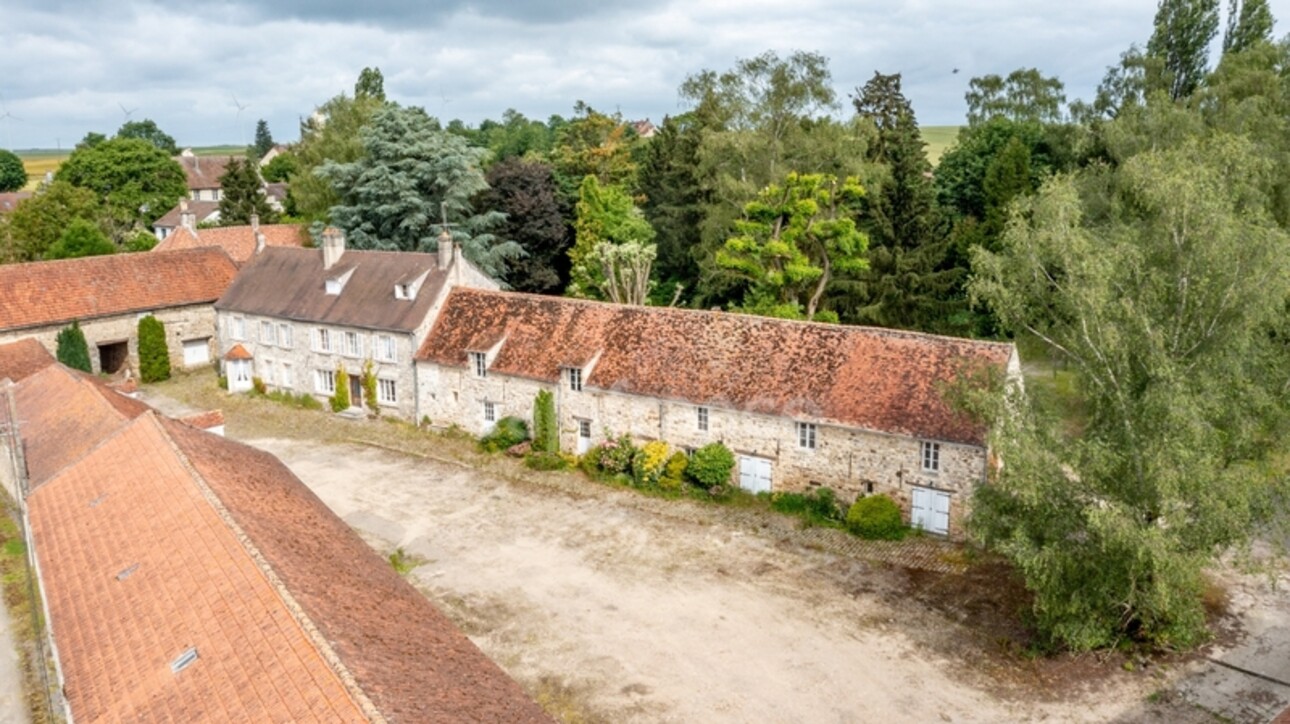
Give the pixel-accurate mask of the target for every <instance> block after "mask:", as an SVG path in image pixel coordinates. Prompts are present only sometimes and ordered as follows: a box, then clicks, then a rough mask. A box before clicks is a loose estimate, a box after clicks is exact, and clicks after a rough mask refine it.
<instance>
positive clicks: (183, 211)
mask: <svg viewBox="0 0 1290 724" xmlns="http://www.w3.org/2000/svg"><path fill="white" fill-rule="evenodd" d="M179 225H180V226H182V227H184V228H185V229H188V231H189V233H191V234H193V235H196V234H197V214H195V213H193V212H191V211H189V210H188V199H180V200H179Z"/></svg>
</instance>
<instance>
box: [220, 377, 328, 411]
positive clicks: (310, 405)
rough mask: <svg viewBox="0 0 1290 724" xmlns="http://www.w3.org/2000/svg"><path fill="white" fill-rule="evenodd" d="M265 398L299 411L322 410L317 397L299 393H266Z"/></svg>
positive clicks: (283, 391) (275, 391)
mask: <svg viewBox="0 0 1290 724" xmlns="http://www.w3.org/2000/svg"><path fill="white" fill-rule="evenodd" d="M220 379H221V380H223V379H224V378H223V377H221V378H220ZM252 383H254V380H252ZM227 387H228V386H227V383H225V385H224V388H225V389H227ZM265 397H267V398H268V399H270V400H273V401H274V402H281V403H282V404H284V405H290V406H292V407H296V408H299V409H301V410H321V409H323V404H322V403H321V402H319V401H318V398H317V397H314V396H313V395H310V394H308V393H305V392H301V393H300V394H298V395H297V394H294V393H292V392H291V391H290V390H273V391H271V392H269V393H267V394H266V395H265Z"/></svg>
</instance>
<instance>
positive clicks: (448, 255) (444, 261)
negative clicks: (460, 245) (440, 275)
mask: <svg viewBox="0 0 1290 724" xmlns="http://www.w3.org/2000/svg"><path fill="white" fill-rule="evenodd" d="M453 246H454V244H453V243H452V234H450V233H448V230H447V229H444V230H443V231H442V232H440V233H439V268H440V269H447V268H448V267H450V266H452V249H453Z"/></svg>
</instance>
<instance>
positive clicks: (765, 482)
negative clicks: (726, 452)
mask: <svg viewBox="0 0 1290 724" xmlns="http://www.w3.org/2000/svg"><path fill="white" fill-rule="evenodd" d="M770 465H771V463H770V461H769V460H767V459H766V458H755V457H752V456H751V455H740V456H739V487H741V488H743V489H744V490H747V491H748V492H750V493H769V492H770Z"/></svg>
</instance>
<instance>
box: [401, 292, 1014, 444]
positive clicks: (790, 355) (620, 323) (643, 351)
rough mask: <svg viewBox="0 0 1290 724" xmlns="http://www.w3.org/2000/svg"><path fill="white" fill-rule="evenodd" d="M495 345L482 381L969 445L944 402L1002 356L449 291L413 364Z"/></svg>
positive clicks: (823, 329) (1002, 349)
mask: <svg viewBox="0 0 1290 724" xmlns="http://www.w3.org/2000/svg"><path fill="white" fill-rule="evenodd" d="M498 340H504V341H503V342H502V345H501V347H500V349H499V350H498V352H497V356H496V358H495V359H494V360H493V362H492V364H491V366H490V367H489V369H490V370H492V371H495V372H496V373H498V374H504V375H515V376H518V377H526V378H529V379H535V380H541V381H545V382H551V383H555V382H557V381H558V380H559V375H560V368H561V367H564V366H577V367H585V366H586V365H587V364H588V363H589V362H590V361H591V360H592V359H593V358H594V357H595V356H596V355H597V354H599V358H598V360H597V361H596V364H595V366H594V368H593V369H592V370H591V374H590V375H589V376H588V377H587V378H586V379H584V380H583V384H584V385H585V386H586V387H589V388H598V389H603V390H614V391H618V392H624V393H628V394H634V395H645V396H650V397H658V398H663V399H669V400H678V401H683V402H689V403H691V404H696V405H711V406H714V407H727V408H733V409H738V410H744V411H748V412H755V413H763V414H768V415H775V416H781V417H795V418H801V419H806V420H819V421H822V422H826V423H834V424H839V425H846V426H851V427H859V428H864V429H868V430H875V431H879V432H886V433H894V434H900V435H909V436H914V437H921V438H928V439H933V440H944V441H948V442H961V443H966V444H974V445H980V444H983V443H984V435H985V431H984V430H983V429H981V428H980V427H979V426H978V425H977V424H975V423H973V422H972V421H971V420H969V419H967V418H965V417H964V416H962V415H960V414H958V413H956V412H955V411H954V410H953V409H951V407H950V406H949V405H948V404H947V403H946V402H945V400H944V399H943V397H942V391H941V386H942V385H943V384H944V383H952V382H953V381H954V380H956V379H957V378H958V376H959V375H960V374H963V373H969V372H971V371H973V369H972V368H973V367H975V366H976V365H981V364H984V365H987V366H996V367H999V368H1001V369H1002V368H1004V367H1006V366H1007V364H1008V362H1009V360H1010V358H1011V356H1012V354H1013V347H1012V345H1008V344H999V343H993V342H977V341H972V340H966V339H956V338H951V337H938V336H933V335H927V334H919V333H916V332H903V331H898V330H889V329H876V328H870V327H850V326H843V325H837V324H815V323H809V322H792V321H786V320H781V319H769V318H765V317H756V316H752V315H744V314H729V313H724V312H703V311H694V310H683V309H670V308H661V307H637V306H623V305H615V304H605V303H600V302H587V301H578V300H571V299H562V298H558V297H542V296H536V295H528V294H516V293H507V292H488V291H480V290H474V289H463V288H455V289H453V290H452V292H451V293H450V294H449V295H448V298H447V300H446V301H445V303H444V306H443V309H442V311H440V313H439V315H438V317H437V319H436V321H435V325H434V327H433V329H431V331H430V333H429V335H427V336H426V339H425V342H424V343H423V344H422V346H421V349H420V351H419V352H418V354H417V359H419V360H424V361H429V362H434V363H437V364H442V365H449V366H456V367H465V366H466V364H467V361H468V356H467V353H468V352H470V351H480V350H484V349H488V348H489V347H490V346H491V345H493V344H496V342H497V341H498Z"/></svg>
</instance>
